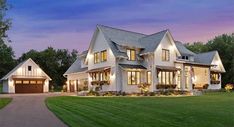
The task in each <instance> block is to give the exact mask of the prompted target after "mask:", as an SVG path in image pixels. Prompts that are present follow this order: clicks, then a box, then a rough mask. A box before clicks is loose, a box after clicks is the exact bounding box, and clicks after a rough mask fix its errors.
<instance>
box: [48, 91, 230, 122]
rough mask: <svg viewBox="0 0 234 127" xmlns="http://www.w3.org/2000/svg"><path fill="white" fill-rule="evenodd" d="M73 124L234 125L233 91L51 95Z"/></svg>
mask: <svg viewBox="0 0 234 127" xmlns="http://www.w3.org/2000/svg"><path fill="white" fill-rule="evenodd" d="M46 103H47V106H48V107H49V109H50V110H51V111H52V112H54V113H55V114H56V115H57V116H58V117H59V118H60V119H62V120H63V121H64V122H65V123H66V124H68V125H69V126H72V127H153V126H154V127H155V126H157V127H212V126H213V127H234V93H207V94H206V95H203V96H197V97H51V98H47V100H46Z"/></svg>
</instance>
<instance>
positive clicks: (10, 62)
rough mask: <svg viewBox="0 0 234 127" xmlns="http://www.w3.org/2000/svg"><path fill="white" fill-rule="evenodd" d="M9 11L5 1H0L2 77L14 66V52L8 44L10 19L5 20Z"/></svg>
mask: <svg viewBox="0 0 234 127" xmlns="http://www.w3.org/2000/svg"><path fill="white" fill-rule="evenodd" d="M8 9H9V6H8V4H7V3H6V1H5V0H0V77H2V76H4V75H5V74H6V73H8V72H9V71H10V70H11V69H12V68H13V67H14V66H15V60H14V52H13V50H12V48H11V47H10V46H8V45H7V44H6V43H8V42H10V40H9V38H8V36H7V33H6V32H7V31H8V30H9V28H10V26H11V21H10V19H6V18H5V13H6V11H7V10H8Z"/></svg>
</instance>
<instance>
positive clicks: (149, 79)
mask: <svg viewBox="0 0 234 127" xmlns="http://www.w3.org/2000/svg"><path fill="white" fill-rule="evenodd" d="M151 76H152V75H151V72H150V71H147V83H148V84H151V82H152V80H151Z"/></svg>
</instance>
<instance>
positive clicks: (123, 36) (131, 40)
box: [97, 25, 146, 48]
mask: <svg viewBox="0 0 234 127" xmlns="http://www.w3.org/2000/svg"><path fill="white" fill-rule="evenodd" d="M97 27H98V28H99V29H100V30H101V31H102V32H103V34H104V37H105V38H106V39H108V40H110V41H112V42H115V43H116V44H118V45H122V46H133V47H137V48H144V47H142V45H141V43H140V42H139V41H138V40H139V39H140V38H142V37H145V36H146V35H145V34H141V33H136V32H131V31H126V30H122V29H117V28H112V27H109V26H103V25H97Z"/></svg>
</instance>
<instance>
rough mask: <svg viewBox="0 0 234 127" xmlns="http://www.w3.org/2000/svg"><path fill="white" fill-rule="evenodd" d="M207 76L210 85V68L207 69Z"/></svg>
mask: <svg viewBox="0 0 234 127" xmlns="http://www.w3.org/2000/svg"><path fill="white" fill-rule="evenodd" d="M207 75H208V77H207V78H208V84H209V85H210V67H209V68H208V72H207ZM208 88H209V87H208Z"/></svg>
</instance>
